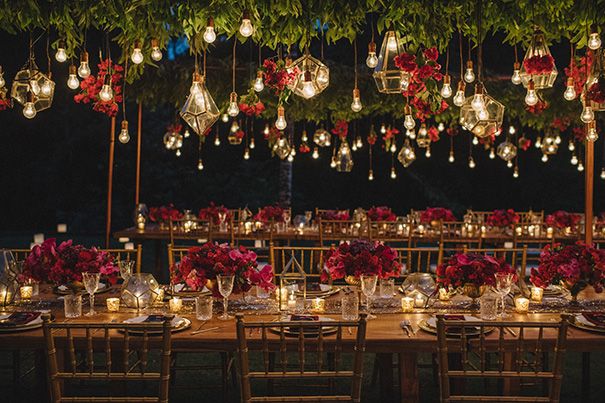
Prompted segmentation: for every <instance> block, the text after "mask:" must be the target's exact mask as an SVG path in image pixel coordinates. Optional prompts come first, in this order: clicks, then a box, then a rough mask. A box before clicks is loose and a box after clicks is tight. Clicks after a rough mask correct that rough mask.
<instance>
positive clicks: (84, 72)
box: [78, 62, 90, 78]
mask: <svg viewBox="0 0 605 403" xmlns="http://www.w3.org/2000/svg"><path fill="white" fill-rule="evenodd" d="M78 75H79V76H80V77H82V78H88V76H90V66H88V62H81V63H80V66H79V67H78Z"/></svg>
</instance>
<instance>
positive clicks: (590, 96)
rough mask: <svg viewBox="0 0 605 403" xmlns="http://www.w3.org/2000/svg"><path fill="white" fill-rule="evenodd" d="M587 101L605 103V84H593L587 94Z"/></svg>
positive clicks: (601, 82) (598, 82) (600, 82)
mask: <svg viewBox="0 0 605 403" xmlns="http://www.w3.org/2000/svg"><path fill="white" fill-rule="evenodd" d="M586 99H587V100H588V101H591V102H595V103H598V104H602V103H603V102H605V82H603V81H597V82H596V83H594V84H592V85H591V86H590V87H589V88H588V91H587V92H586Z"/></svg>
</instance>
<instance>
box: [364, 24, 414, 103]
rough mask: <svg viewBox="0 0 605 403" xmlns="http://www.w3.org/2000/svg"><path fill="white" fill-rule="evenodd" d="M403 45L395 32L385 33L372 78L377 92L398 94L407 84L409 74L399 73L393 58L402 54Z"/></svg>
mask: <svg viewBox="0 0 605 403" xmlns="http://www.w3.org/2000/svg"><path fill="white" fill-rule="evenodd" d="M404 52H405V49H404V47H403V43H401V40H400V39H399V35H398V34H397V32H395V31H387V32H386V33H385V34H384V39H383V41H382V45H381V47H380V53H379V55H378V65H377V66H376V68H375V69H374V73H373V74H372V76H373V77H374V81H376V86H377V87H378V92H382V93H383V94H399V93H400V92H401V91H402V90H404V89H405V87H407V85H406V84H407V83H409V76H410V75H409V73H407V72H404V71H401V70H400V69H399V68H398V67H397V66H396V65H395V56H398V55H400V54H401V53H404Z"/></svg>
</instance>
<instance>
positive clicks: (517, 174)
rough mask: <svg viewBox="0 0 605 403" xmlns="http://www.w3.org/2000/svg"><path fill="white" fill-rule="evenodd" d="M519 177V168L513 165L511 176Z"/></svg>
mask: <svg viewBox="0 0 605 403" xmlns="http://www.w3.org/2000/svg"><path fill="white" fill-rule="evenodd" d="M518 177H519V168H517V167H515V170H514V171H513V178H518Z"/></svg>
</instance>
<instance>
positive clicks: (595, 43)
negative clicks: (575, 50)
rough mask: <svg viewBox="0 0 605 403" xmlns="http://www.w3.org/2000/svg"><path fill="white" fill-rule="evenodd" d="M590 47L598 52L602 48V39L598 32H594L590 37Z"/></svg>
mask: <svg viewBox="0 0 605 403" xmlns="http://www.w3.org/2000/svg"><path fill="white" fill-rule="evenodd" d="M588 47H589V48H590V49H592V50H597V49H598V48H600V47H601V37H600V36H599V33H598V32H593V33H591V34H590V36H589V37H588Z"/></svg>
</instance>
